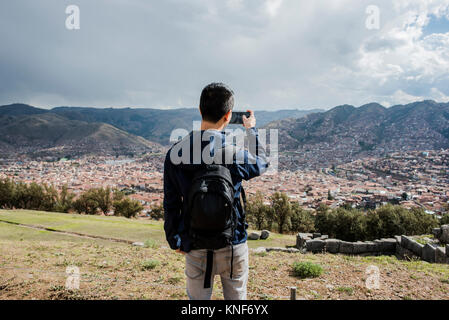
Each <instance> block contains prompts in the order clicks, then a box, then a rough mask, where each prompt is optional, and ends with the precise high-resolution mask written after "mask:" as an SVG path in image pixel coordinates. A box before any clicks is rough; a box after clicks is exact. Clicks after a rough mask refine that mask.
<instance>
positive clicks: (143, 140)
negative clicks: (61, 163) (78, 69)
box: [0, 104, 322, 155]
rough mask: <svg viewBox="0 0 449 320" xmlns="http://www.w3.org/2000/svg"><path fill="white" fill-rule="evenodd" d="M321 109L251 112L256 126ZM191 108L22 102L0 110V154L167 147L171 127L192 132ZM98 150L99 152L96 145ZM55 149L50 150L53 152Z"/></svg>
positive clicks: (193, 111)
mask: <svg viewBox="0 0 449 320" xmlns="http://www.w3.org/2000/svg"><path fill="white" fill-rule="evenodd" d="M318 111H322V110H318V109H315V110H306V111H304V110H280V111H276V112H269V111H257V122H258V125H266V124H268V123H269V122H271V121H274V120H278V119H284V118H289V117H293V118H299V117H302V116H304V115H307V114H310V113H313V112H318ZM200 120H201V118H200V115H199V112H198V110H197V109H193V108H191V109H188V108H184V109H175V110H173V109H171V110H161V109H150V108H120V109H113V108H106V109H104V108H103V109H100V108H86V107H84V108H83V107H56V108H53V109H50V110H48V109H41V108H36V107H33V106H30V105H26V104H11V105H6V106H0V151H1V150H5V151H6V150H8V151H9V152H13V151H19V152H22V153H23V152H25V153H30V152H34V153H35V152H36V151H37V150H39V151H40V152H39V155H40V154H41V153H42V150H45V151H46V153H52V152H54V151H55V150H60V149H61V148H62V149H63V151H61V152H60V153H61V154H64V153H70V154H85V153H91V152H92V151H94V152H100V151H101V152H102V153H105V152H106V153H114V154H117V153H130V152H131V153H132V152H133V151H139V152H140V151H142V152H144V151H145V150H147V151H148V150H154V149H155V148H156V149H157V148H158V147H160V146H161V145H165V146H167V145H169V137H170V134H171V132H172V130H173V129H176V128H183V129H187V130H192V124H193V121H200ZM99 145H100V146H101V150H99V149H98V147H97V146H99ZM55 148H56V149H55Z"/></svg>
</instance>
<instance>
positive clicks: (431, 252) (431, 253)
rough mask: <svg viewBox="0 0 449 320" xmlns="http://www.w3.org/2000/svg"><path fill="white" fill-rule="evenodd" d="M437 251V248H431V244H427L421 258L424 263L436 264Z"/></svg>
mask: <svg viewBox="0 0 449 320" xmlns="http://www.w3.org/2000/svg"><path fill="white" fill-rule="evenodd" d="M435 251H436V248H435V247H433V246H431V245H430V244H426V245H425V246H424V247H423V248H422V256H421V258H422V259H423V260H424V261H427V262H430V263H434V262H435V254H436V253H435Z"/></svg>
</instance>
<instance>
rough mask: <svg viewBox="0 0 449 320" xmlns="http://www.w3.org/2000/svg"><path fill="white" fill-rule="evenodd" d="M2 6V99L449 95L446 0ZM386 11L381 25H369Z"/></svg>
mask: <svg viewBox="0 0 449 320" xmlns="http://www.w3.org/2000/svg"><path fill="white" fill-rule="evenodd" d="M70 4H73V3H72V1H68V0H64V1H58V2H54V1H51V0H42V1H39V2H35V1H33V2H30V1H26V0H17V1H3V2H1V3H0V41H1V43H2V45H1V46H0V104H6V103H11V102H16V101H20V102H25V103H33V104H35V105H38V106H54V105H62V104H64V105H83V106H102V107H107V106H138V107H161V108H162V107H165V108H167V107H179V106H183V107H194V106H196V105H197V104H198V101H199V95H200V91H201V89H202V88H203V87H204V86H205V85H206V84H208V83H209V82H213V81H223V82H225V83H227V84H229V85H230V86H231V87H232V88H233V89H234V91H235V92H236V95H237V96H236V102H237V106H238V108H242V109H244V108H245V107H246V106H251V107H254V108H258V109H270V108H271V109H274V108H286V107H287V108H313V107H322V108H330V107H333V106H335V105H339V104H345V103H348V104H353V105H361V104H364V103H368V102H372V101H379V102H385V103H387V104H389V105H394V104H398V103H405V102H409V101H412V100H413V99H415V98H416V99H428V98H429V99H437V100H442V101H443V100H446V101H447V98H448V96H449V50H447V48H448V47H449V46H448V45H449V33H444V32H439V33H432V32H430V33H429V32H428V30H426V26H428V25H429V24H430V23H431V22H432V21H434V20H432V19H435V17H436V18H438V17H439V18H440V19H446V17H449V0H397V1H391V0H388V1H387V0H340V1H327V0H315V1H297V0H284V1H282V0H265V1H262V0H260V1H256V0H227V1H220V0H167V1H151V2H150V1H145V0H129V1H123V0H96V1H94V2H93V1H88V0H78V1H77V5H78V6H79V7H80V12H81V29H80V30H77V31H69V30H67V29H65V19H66V14H65V8H66V6H67V5H70ZM368 5H377V6H378V7H379V9H380V30H368V29H367V28H366V27H365V20H366V18H367V14H366V7H367V6H368Z"/></svg>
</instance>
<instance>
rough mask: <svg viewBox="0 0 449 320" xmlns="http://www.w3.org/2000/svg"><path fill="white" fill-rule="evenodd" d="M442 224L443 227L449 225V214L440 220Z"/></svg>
mask: <svg viewBox="0 0 449 320" xmlns="http://www.w3.org/2000/svg"><path fill="white" fill-rule="evenodd" d="M440 224H441V225H445V224H449V213H446V214H445V215H444V216H443V217H442V218H441V219H440Z"/></svg>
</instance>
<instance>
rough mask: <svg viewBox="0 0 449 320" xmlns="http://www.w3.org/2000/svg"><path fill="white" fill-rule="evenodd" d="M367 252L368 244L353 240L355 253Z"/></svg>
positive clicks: (353, 251)
mask: <svg viewBox="0 0 449 320" xmlns="http://www.w3.org/2000/svg"><path fill="white" fill-rule="evenodd" d="M367 252H368V245H367V244H366V243H364V242H361V241H357V242H353V249H352V253H353V254H363V253H367Z"/></svg>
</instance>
